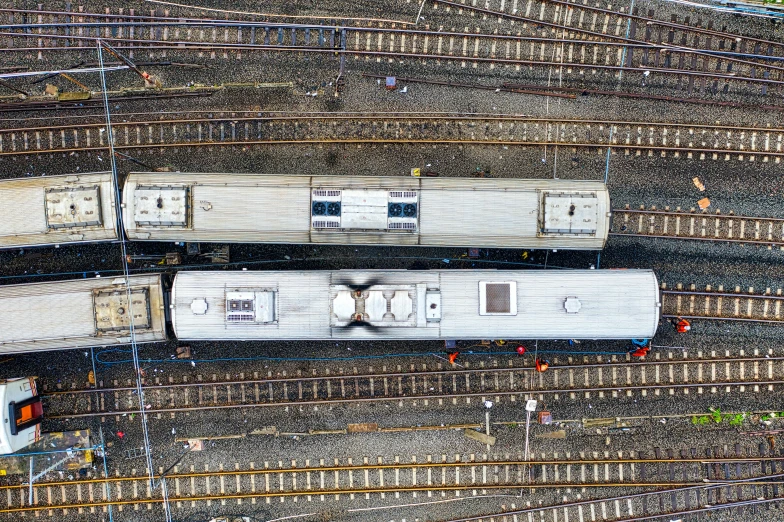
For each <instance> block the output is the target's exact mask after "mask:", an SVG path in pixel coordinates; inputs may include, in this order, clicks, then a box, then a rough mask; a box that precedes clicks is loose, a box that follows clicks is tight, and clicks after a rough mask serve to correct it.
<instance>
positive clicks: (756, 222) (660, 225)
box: [610, 205, 784, 249]
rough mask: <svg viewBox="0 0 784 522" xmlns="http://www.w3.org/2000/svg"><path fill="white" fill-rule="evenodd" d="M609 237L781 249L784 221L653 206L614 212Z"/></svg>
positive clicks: (628, 206)
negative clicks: (646, 238)
mask: <svg viewBox="0 0 784 522" xmlns="http://www.w3.org/2000/svg"><path fill="white" fill-rule="evenodd" d="M610 235H611V236H632V237H656V238H663V239H692V240H696V241H715V242H726V243H745V244H753V245H764V246H767V247H769V248H772V247H779V248H782V249H784V219H781V218H763V217H751V216H737V215H735V214H734V213H732V212H730V213H729V214H722V213H721V211H718V210H717V211H716V212H715V213H708V212H705V211H702V212H700V211H697V210H696V209H694V208H692V209H690V210H688V211H683V210H681V208H680V207H678V208H676V209H675V210H671V209H670V207H664V209H662V210H659V209H657V208H656V207H655V206H654V207H651V208H649V209H646V208H645V206H640V208H639V209H632V208H631V207H630V205H626V207H624V208H616V209H613V220H612V227H611V229H610Z"/></svg>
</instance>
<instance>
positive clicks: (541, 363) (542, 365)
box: [536, 358, 550, 373]
mask: <svg viewBox="0 0 784 522" xmlns="http://www.w3.org/2000/svg"><path fill="white" fill-rule="evenodd" d="M549 367H550V361H547V360H545V359H539V358H537V359H536V371H537V372H539V373H543V372H546V371H547V368H549Z"/></svg>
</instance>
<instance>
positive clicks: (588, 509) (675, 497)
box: [448, 444, 783, 522]
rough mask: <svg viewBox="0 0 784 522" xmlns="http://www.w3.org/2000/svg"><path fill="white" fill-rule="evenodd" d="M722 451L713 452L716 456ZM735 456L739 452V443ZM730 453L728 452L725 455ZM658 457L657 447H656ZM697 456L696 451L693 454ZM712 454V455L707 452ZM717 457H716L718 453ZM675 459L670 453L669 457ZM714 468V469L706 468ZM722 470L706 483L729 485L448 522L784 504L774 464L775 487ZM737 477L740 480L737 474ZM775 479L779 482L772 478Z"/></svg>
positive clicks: (546, 520)
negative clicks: (716, 481) (721, 482)
mask: <svg viewBox="0 0 784 522" xmlns="http://www.w3.org/2000/svg"><path fill="white" fill-rule="evenodd" d="M716 450H718V448H715V449H714V451H716ZM735 450H736V452H739V447H738V445H737V444H736V446H735ZM725 451H726V450H725ZM759 451H760V455H764V454H765V452H766V450H765V445H763V444H760V448H759ZM655 452H656V453H657V454H659V453H660V450H659V448H655ZM687 453H688V452H687V451H686V450H681V451H680V454H681V456H684V455H686V454H687ZM692 453H694V450H692ZM708 453H710V451H708ZM714 454H717V453H714ZM668 455H670V456H672V451H669V452H668ZM706 466H708V467H712V466H715V465H714V464H707V465H706ZM719 466H720V467H721V469H715V468H714V478H713V479H710V478H706V479H705V480H706V482H711V481H715V480H717V478H716V477H720V476H721V475H722V471H723V477H721V478H719V479H718V480H722V479H723V480H726V481H727V482H725V483H724V484H723V485H714V484H709V483H706V484H704V485H702V486H685V487H678V488H668V489H661V490H658V491H654V492H644V493H633V494H625V495H618V496H611V497H602V496H594V498H589V499H585V500H582V499H579V498H580V497H578V499H579V500H573V501H566V500H565V501H564V502H562V503H559V504H554V505H544V506H542V505H539V506H531V503H528V506H520V507H519V508H518V507H517V506H515V504H514V503H512V505H511V509H509V508H507V509H505V510H504V511H501V512H495V513H490V514H485V515H477V516H468V517H460V518H453V519H450V520H448V522H493V521H499V520H502V521H512V520H526V519H528V520H532V519H533V520H538V521H540V522H560V521H563V520H587V519H590V520H602V521H607V522H632V521H642V520H651V519H659V518H661V517H669V519H670V520H676V519H677V517H680V516H688V515H699V514H701V513H709V512H714V511H721V510H726V509H733V510H736V511H738V512H739V514H740V515H741V516H742V515H743V514H744V513H748V514H750V515H757V514H758V512H759V510H760V508H761V507H765V508H767V509H770V508H771V507H772V506H771V505H772V504H773V503H775V505H776V507H778V503H779V502H780V501H781V500H782V499H783V497H782V490H780V484H778V483H775V480H776V479H778V478H780V477H781V474H780V473H778V469H777V467H776V464H774V463H772V462H771V463H769V467H766V465H765V464H763V465H762V466H761V470H762V474H767V473H769V474H770V475H769V476H770V477H771V479H773V480H774V483H770V482H768V480H771V479H767V480H753V479H748V478H746V479H743V478H741V479H736V478H730V475H729V472H730V468H729V467H727V466H725V465H722V464H719ZM673 471H674V468H673V467H672V466H670V468H669V469H668V472H669V473H670V477H672V476H673ZM641 472H642V474H643V475H647V470H646V467H645V465H643V467H642V468H641ZM735 476H740V473H739V472H738V470H737V469H736V474H735ZM774 477H775V478H774Z"/></svg>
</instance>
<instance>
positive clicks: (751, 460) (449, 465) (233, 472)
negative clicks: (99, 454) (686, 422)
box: [0, 456, 784, 491]
mask: <svg viewBox="0 0 784 522" xmlns="http://www.w3.org/2000/svg"><path fill="white" fill-rule="evenodd" d="M761 461H765V462H773V461H775V462H781V461H784V456H778V457H777V456H759V457H705V458H699V457H672V458H628V459H623V458H606V459H599V458H593V459H582V460H578V459H574V460H558V459H556V460H544V459H529V460H497V461H496V460H460V461H455V462H407V463H406V462H400V463H398V462H394V463H391V462H390V463H383V462H382V463H377V464H352V465H347V466H341V465H333V466H331V465H326V466H308V467H296V468H253V469H219V470H214V471H191V472H185V473H171V474H167V475H166V478H168V479H175V478H176V479H187V478H206V477H209V478H212V477H233V476H240V477H242V476H250V475H279V474H281V473H316V472H335V471H337V472H344V471H365V470H371V471H373V470H411V469H417V470H419V469H427V468H435V469H443V468H446V469H456V468H467V467H493V466H587V465H591V466H592V465H598V464H619V465H623V464H755V463H759V462H761ZM768 477H769V476H768V475H759V476H755V477H753V478H749V479H741V480H749V481H751V480H754V483H755V484H772V483H777V484H778V483H784V480H782V481H780V482H778V481H777V482H768V481H766V480H764V479H766V478H768ZM156 478H158V477H156ZM146 480H147V477H143V476H138V475H134V476H125V477H123V476H116V477H103V478H92V479H79V480H67V481H66V480H59V481H49V482H35V483H34V484H33V486H34V487H37V488H45V487H58V486H63V485H75V484H102V483H104V482H139V481H146ZM668 483H669V482H668ZM569 484H577V485H580V484H581V482H569ZM602 484H603V483H602ZM639 484H640V485H645V483H642V482H640V483H639ZM697 484H699V485H710V486H723V485H725V484H733V485H734V484H737V482H736V479H727V480H716V481H714V480H711V481H710V482H699V483H697ZM549 485H550V484H549V483H548V484H543V486H549ZM657 485H660V484H658V483H657ZM29 487H30V485H29V484H3V485H0V491H4V490H6V491H7V490H11V491H13V490H20V489H27V488H29ZM551 487H557V486H551ZM586 487H587V486H586Z"/></svg>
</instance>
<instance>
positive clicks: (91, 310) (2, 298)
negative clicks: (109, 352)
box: [0, 274, 166, 353]
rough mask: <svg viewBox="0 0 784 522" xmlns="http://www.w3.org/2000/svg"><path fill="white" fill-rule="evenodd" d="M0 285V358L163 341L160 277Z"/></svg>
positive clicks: (163, 319) (153, 275)
mask: <svg viewBox="0 0 784 522" xmlns="http://www.w3.org/2000/svg"><path fill="white" fill-rule="evenodd" d="M128 297H129V294H128V287H127V286H126V284H125V278H124V277H116V278H112V277H106V278H92V279H73V280H69V281H56V282H45V283H29V284H19V285H5V286H0V353H13V352H33V351H40V350H59V349H63V348H85V347H90V346H107V345H114V344H125V343H128V342H130V340H131V337H130V336H131V324H133V329H134V334H135V336H136V341H137V342H140V343H142V342H150V341H160V340H164V339H166V328H165V322H166V318H165V307H164V301H163V288H162V285H161V276H160V275H159V274H141V275H132V276H130V302H129V299H128Z"/></svg>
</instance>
